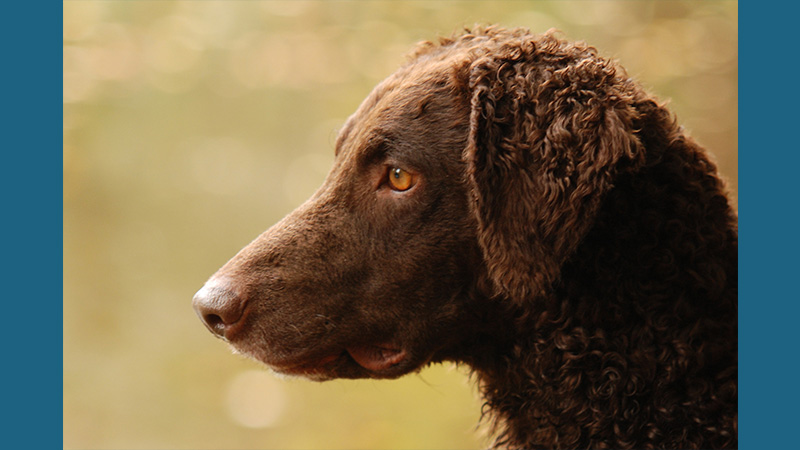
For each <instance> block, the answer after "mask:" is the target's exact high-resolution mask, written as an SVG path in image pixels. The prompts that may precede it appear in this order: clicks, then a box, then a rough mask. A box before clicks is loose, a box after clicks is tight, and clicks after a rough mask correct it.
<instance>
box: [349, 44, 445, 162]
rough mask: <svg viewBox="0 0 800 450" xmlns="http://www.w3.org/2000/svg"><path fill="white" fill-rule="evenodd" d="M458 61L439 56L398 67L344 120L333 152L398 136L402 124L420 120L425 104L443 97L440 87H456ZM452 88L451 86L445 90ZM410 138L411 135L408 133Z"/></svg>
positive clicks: (402, 129) (402, 130) (424, 58)
mask: <svg viewBox="0 0 800 450" xmlns="http://www.w3.org/2000/svg"><path fill="white" fill-rule="evenodd" d="M457 67H459V65H458V63H457V61H455V60H454V58H453V57H452V55H451V57H446V55H440V57H439V58H436V59H434V60H432V59H429V57H427V56H426V57H423V58H420V59H417V60H414V61H411V62H410V63H409V64H406V65H405V66H403V67H401V68H400V69H398V70H397V71H395V72H394V73H393V74H391V75H390V76H389V77H387V78H386V79H384V80H383V81H382V82H381V83H379V84H378V85H377V86H375V88H374V89H373V90H372V91H371V92H370V93H369V95H367V97H366V98H365V99H364V100H363V101H362V102H361V104H360V105H359V107H358V109H357V110H356V111H355V112H354V113H353V114H352V115H351V116H350V117H349V118H348V119H347V121H346V122H345V124H344V125H343V126H342V128H341V130H340V132H339V135H338V136H337V139H336V154H337V156H338V155H339V153H340V152H348V151H350V150H351V149H353V148H358V147H363V146H365V145H369V143H371V142H373V141H374V140H375V139H380V138H386V137H399V136H398V135H400V134H403V133H404V131H407V130H405V129H404V127H403V125H404V124H408V123H410V122H411V121H413V120H416V119H419V118H420V116H422V114H423V112H422V111H423V109H424V106H425V105H429V104H431V103H435V102H436V101H437V100H441V99H442V95H441V93H442V91H443V89H442V86H455V85H456V84H457V83H458V81H457V70H456V69H457ZM444 91H452V89H444ZM408 138H411V139H413V138H414V136H408Z"/></svg>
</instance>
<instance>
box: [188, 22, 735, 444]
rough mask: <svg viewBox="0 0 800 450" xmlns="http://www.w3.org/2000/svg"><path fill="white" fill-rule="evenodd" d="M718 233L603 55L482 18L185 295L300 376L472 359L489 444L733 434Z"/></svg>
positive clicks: (431, 51) (686, 151)
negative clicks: (393, 181)
mask: <svg viewBox="0 0 800 450" xmlns="http://www.w3.org/2000/svg"><path fill="white" fill-rule="evenodd" d="M393 167H400V168H403V169H406V170H407V171H408V172H409V173H412V174H413V175H414V176H415V177H416V178H415V179H416V180H418V182H417V184H416V185H414V187H413V188H410V189H408V190H406V191H403V192H397V191H393V190H392V189H391V188H389V187H387V180H386V174H387V173H389V169H390V168H393ZM737 242H738V232H737V217H736V214H735V213H734V212H733V210H732V209H731V207H730V206H729V203H728V198H727V196H726V193H725V188H724V185H723V183H722V182H721V181H720V178H719V177H718V176H717V171H716V168H715V166H714V164H713V163H712V162H711V160H710V159H709V157H708V155H707V154H706V153H705V152H704V151H703V149H702V148H701V147H700V146H699V145H698V144H696V143H695V142H694V141H693V140H692V139H691V138H689V137H688V136H687V135H686V133H685V132H684V131H683V130H682V129H681V128H680V127H679V126H678V125H677V124H676V121H675V119H674V118H673V116H672V115H671V114H670V113H669V111H668V110H667V109H666V107H665V106H663V105H662V104H660V103H659V102H658V101H656V100H655V98H654V97H652V96H651V95H649V94H648V93H646V92H645V91H644V90H643V89H642V88H641V87H640V86H639V85H638V84H637V83H636V82H634V81H633V80H632V79H631V78H629V77H628V76H627V75H626V73H625V71H624V70H623V69H622V68H621V67H620V66H619V65H618V64H617V63H616V62H614V61H611V60H608V59H605V58H602V57H600V56H598V54H597V52H596V50H595V49H594V48H592V47H589V46H587V45H585V44H582V43H571V42H567V41H564V40H561V39H559V38H557V37H555V36H554V35H553V34H552V33H547V34H545V35H532V34H530V33H529V32H528V31H527V30H521V29H517V30H505V29H502V28H495V27H489V28H484V29H476V30H473V31H470V30H467V31H466V32H465V33H464V34H462V35H460V36H456V37H453V38H449V39H443V40H441V42H439V43H438V44H434V43H430V42H428V43H424V44H422V45H420V46H419V47H418V49H417V50H416V51H415V53H414V54H413V55H412V57H411V59H410V61H409V63H408V64H406V65H405V66H404V67H403V68H401V69H400V70H398V72H396V73H395V74H394V75H392V76H391V77H389V78H388V79H387V80H386V81H384V82H383V83H381V85H379V86H378V87H376V89H375V90H374V91H373V93H372V94H370V96H369V97H368V98H367V100H365V101H364V103H362V105H361V107H360V108H359V110H358V111H357V112H356V113H355V114H354V115H353V116H352V117H351V118H350V119H349V120H348V122H347V124H345V126H344V127H343V129H342V130H341V133H340V135H339V139H338V141H337V155H336V162H335V163H334V167H333V169H332V170H331V173H330V174H329V176H328V178H327V179H326V182H325V184H324V185H323V186H322V187H321V188H320V190H319V191H318V192H317V193H316V194H315V195H314V196H312V198H311V199H309V201H308V202H306V203H305V204H303V205H302V206H300V207H299V208H298V209H297V210H295V211H294V212H293V213H292V214H290V215H289V216H287V217H286V218H284V219H283V220H282V221H281V222H279V223H278V224H276V225H275V226H273V227H272V228H270V229H269V230H268V231H267V232H265V233H264V234H263V235H262V236H260V237H259V238H258V239H256V240H255V241H253V243H251V244H250V245H249V246H247V247H246V248H244V249H243V250H242V251H241V252H240V253H239V254H237V255H236V256H235V257H234V258H233V259H232V260H231V261H229V262H228V263H227V264H226V265H225V266H224V267H223V268H222V269H220V270H219V271H218V272H217V274H216V275H215V276H214V277H212V279H211V280H209V282H208V283H207V284H206V287H204V288H203V289H202V290H201V291H200V292H198V294H197V296H196V297H195V308H196V309H197V311H198V314H200V316H201V317H202V318H203V320H204V321H205V322H206V324H207V326H208V327H209V328H210V329H211V330H212V331H213V332H214V333H216V334H218V335H220V336H221V337H223V338H225V339H226V340H228V341H229V342H230V343H231V344H232V345H233V346H234V347H236V348H237V349H238V350H240V351H241V352H243V353H245V354H248V355H250V356H252V357H254V358H256V359H258V360H260V361H262V362H264V363H266V364H267V365H269V366H270V367H272V368H273V369H275V370H278V371H280V372H284V373H289V374H299V375H304V376H308V377H310V378H313V379H316V380H326V379H331V378H361V377H372V378H394V377H398V376H402V375H404V374H406V373H409V372H413V371H415V370H419V369H420V368H421V367H424V366H425V365H427V364H430V363H435V362H439V361H444V360H451V361H456V362H459V363H465V364H468V365H469V366H470V367H471V368H472V369H473V371H474V372H473V373H474V374H475V376H476V377H477V378H478V380H479V383H480V387H481V391H482V394H483V396H484V398H485V401H486V403H485V406H484V413H485V415H486V417H489V418H491V423H492V425H493V430H494V436H495V441H494V444H493V445H494V446H495V447H504V448H512V449H517V448H520V449H521V448H525V449H533V448H543V449H560V448H617V449H623V448H674V449H685V448H734V447H736V446H737V436H738V433H737V289H738V288H737V245H738V243H737Z"/></svg>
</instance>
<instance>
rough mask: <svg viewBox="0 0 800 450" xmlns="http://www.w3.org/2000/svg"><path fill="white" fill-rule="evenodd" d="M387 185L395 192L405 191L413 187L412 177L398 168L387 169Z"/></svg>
mask: <svg viewBox="0 0 800 450" xmlns="http://www.w3.org/2000/svg"><path fill="white" fill-rule="evenodd" d="M389 184H390V185H391V186H392V189H394V190H396V191H407V190H408V189H409V188H411V186H413V185H414V176H413V175H411V174H410V173H408V172H406V171H405V170H403V169H401V168H399V167H392V168H390V169H389Z"/></svg>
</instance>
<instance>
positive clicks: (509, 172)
mask: <svg viewBox="0 0 800 450" xmlns="http://www.w3.org/2000/svg"><path fill="white" fill-rule="evenodd" d="M489 38H490V39H491V33H490V34H489ZM567 47H569V48H567ZM576 49H577V51H576ZM467 70H468V71H469V89H470V91H471V113H470V123H469V128H470V130H469V138H468V143H467V148H466V150H465V155H464V157H465V159H466V162H467V167H468V169H467V174H468V180H469V183H470V189H471V196H472V200H473V204H472V208H473V213H474V214H475V216H476V217H477V223H478V237H479V242H480V246H481V249H482V251H483V255H484V258H485V261H486V264H487V268H488V274H489V278H490V279H491V280H492V282H493V284H494V287H495V291H496V292H495V293H496V294H499V295H503V296H506V297H509V298H512V299H515V300H516V301H524V299H528V298H531V297H532V296H536V295H539V294H541V293H542V292H544V291H546V290H547V289H548V287H549V286H550V285H551V284H552V283H553V282H554V281H555V280H557V279H558V277H559V268H560V267H561V265H562V264H563V262H564V261H565V260H566V259H567V258H568V257H569V256H570V254H571V253H572V252H573V251H574V250H575V248H576V247H577V246H578V244H579V243H580V242H581V239H582V238H583V236H584V235H585V234H586V232H587V231H588V229H589V228H591V226H592V223H593V218H594V216H595V213H596V211H597V210H598V207H599V205H600V202H601V200H602V198H603V195H604V194H605V193H606V192H607V191H608V190H609V189H610V188H611V187H612V185H613V182H614V179H615V176H616V175H617V174H618V173H620V172H622V171H625V170H630V169H632V168H635V167H637V166H639V165H641V164H642V162H643V151H642V144H641V143H640V142H639V139H638V138H637V137H636V135H635V134H634V131H635V130H634V124H635V122H636V120H637V112H636V110H635V109H634V108H633V107H632V106H631V104H632V103H633V98H634V96H635V94H636V88H635V87H634V85H633V83H632V82H631V81H630V80H629V79H628V78H627V76H626V75H625V74H624V73H620V72H621V70H620V69H618V68H617V67H616V66H615V65H614V64H612V63H610V62H607V61H604V60H602V59H600V58H599V57H597V56H596V54H595V50H594V49H593V48H592V47H588V46H581V45H580V44H578V45H576V44H571V43H567V42H563V41H560V40H558V39H556V38H554V37H552V36H551V35H549V34H546V35H544V36H541V37H538V38H535V39H532V38H531V37H530V36H526V35H520V36H519V37H518V38H517V39H515V40H511V41H509V40H508V39H507V37H506V38H504V42H503V44H502V45H499V44H498V48H496V49H493V51H491V52H486V53H485V54H483V55H480V56H478V57H477V58H476V59H475V60H474V61H473V62H472V64H471V65H470V66H469V68H468V69H467ZM500 217H502V218H503V219H502V220H498V218H500Z"/></svg>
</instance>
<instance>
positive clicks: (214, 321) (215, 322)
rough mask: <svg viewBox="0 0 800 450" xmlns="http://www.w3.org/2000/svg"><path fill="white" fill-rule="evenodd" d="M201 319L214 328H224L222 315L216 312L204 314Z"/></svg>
mask: <svg viewBox="0 0 800 450" xmlns="http://www.w3.org/2000/svg"><path fill="white" fill-rule="evenodd" d="M203 320H205V321H206V323H207V324H208V326H210V327H211V328H213V329H215V330H216V329H217V328H225V322H224V321H223V320H222V317H220V316H218V315H216V314H206V315H205V317H203Z"/></svg>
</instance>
